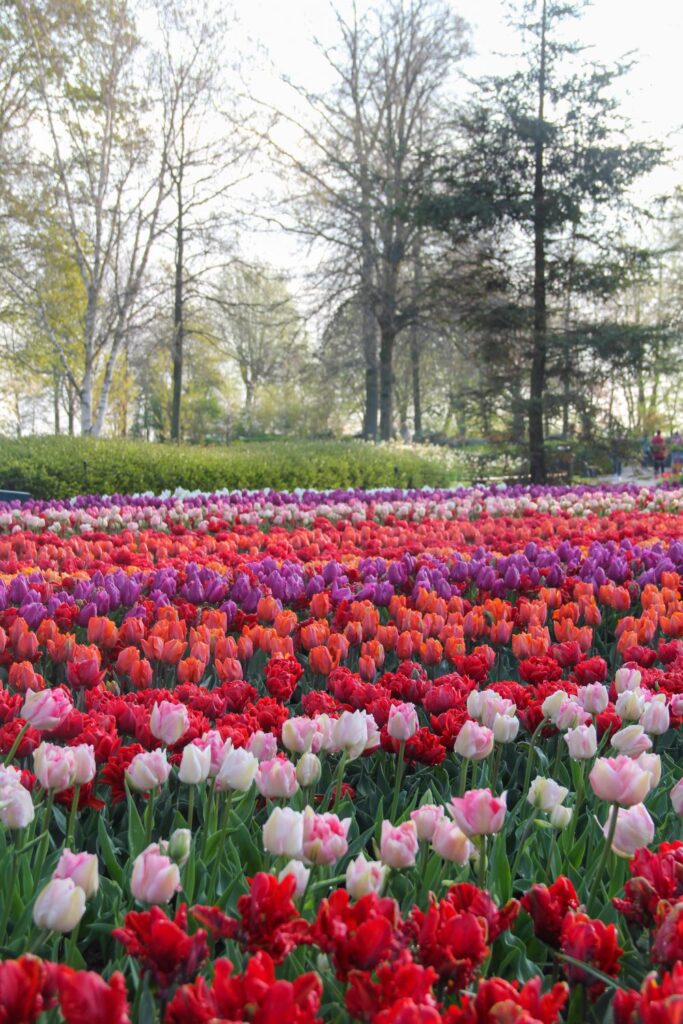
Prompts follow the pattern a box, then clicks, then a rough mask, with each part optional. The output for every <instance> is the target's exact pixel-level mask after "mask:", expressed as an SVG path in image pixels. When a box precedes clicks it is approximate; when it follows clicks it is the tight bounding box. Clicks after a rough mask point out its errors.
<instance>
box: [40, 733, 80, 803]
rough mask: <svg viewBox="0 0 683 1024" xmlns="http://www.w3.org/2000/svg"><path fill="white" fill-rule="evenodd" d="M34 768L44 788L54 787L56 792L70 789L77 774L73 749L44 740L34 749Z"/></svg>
mask: <svg viewBox="0 0 683 1024" xmlns="http://www.w3.org/2000/svg"><path fill="white" fill-rule="evenodd" d="M33 770H34V771H35V773H36V778H37V779H38V782H39V783H40V784H41V786H42V787H43V789H53V790H54V791H55V792H56V793H60V792H61V791H62V790H63V789H70V788H71V786H73V784H74V776H75V774H76V759H75V757H74V754H73V750H72V749H71V748H70V747H58V746H56V745H55V744H54V743H46V742H45V741H44V740H43V742H42V743H41V744H40V746H39V747H37V748H36V749H35V750H34V751H33Z"/></svg>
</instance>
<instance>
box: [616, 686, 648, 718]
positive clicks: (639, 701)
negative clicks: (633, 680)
mask: <svg viewBox="0 0 683 1024" xmlns="http://www.w3.org/2000/svg"><path fill="white" fill-rule="evenodd" d="M614 708H615V711H616V713H617V714H618V715H619V717H620V718H621V719H623V720H624V721H627V722H637V721H638V719H639V718H640V716H641V715H642V713H643V711H644V710H645V697H644V696H643V693H642V691H641V690H624V692H623V693H620V694H619V696H618V697H617V700H616V703H615V705H614Z"/></svg>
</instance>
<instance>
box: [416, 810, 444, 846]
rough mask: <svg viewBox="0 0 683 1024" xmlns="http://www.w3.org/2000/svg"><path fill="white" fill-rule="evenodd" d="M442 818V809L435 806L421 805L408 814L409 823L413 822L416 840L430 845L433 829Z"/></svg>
mask: <svg viewBox="0 0 683 1024" xmlns="http://www.w3.org/2000/svg"><path fill="white" fill-rule="evenodd" d="M443 816H444V809H443V807H438V806H437V805H436V804H423V805H422V807H418V808H417V810H415V811H411V812H410V818H411V821H414V822H415V827H416V829H417V837H418V839H423V840H425V841H426V842H428V843H431V841H432V837H433V835H434V829H435V828H436V826H437V825H438V824H439V822H440V821H441V820H442V818H443Z"/></svg>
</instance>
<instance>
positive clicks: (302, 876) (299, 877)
mask: <svg viewBox="0 0 683 1024" xmlns="http://www.w3.org/2000/svg"><path fill="white" fill-rule="evenodd" d="M287 875H294V878H295V879H296V889H295V890H294V895H295V896H297V897H301V896H303V894H304V893H305V892H306V887H307V886H308V880H309V878H310V877H311V869H310V868H307V867H306V866H305V864H302V863H301V861H300V860H290V861H289V863H288V864H285V866H284V867H283V869H282V871H281V872H280V873H279V875H278V876H277V877H278V881H280V882H281V881H282V879H283V878H286V877H287Z"/></svg>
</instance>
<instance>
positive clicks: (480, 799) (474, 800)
mask: <svg viewBox="0 0 683 1024" xmlns="http://www.w3.org/2000/svg"><path fill="white" fill-rule="evenodd" d="M448 810H449V812H450V813H451V815H452V816H453V818H454V819H455V822H456V824H457V825H458V827H459V828H460V829H461V830H462V831H463V832H464V833H465V835H466V836H481V835H493V834H494V833H495V832H500V830H501V828H502V827H503V822H504V821H505V814H506V812H507V793H502V794H501V795H500V796H499V797H496V796H494V795H493V793H492V792H491V790H490V789H470V790H468V791H467V793H465V795H464V796H461V797H458V796H454V797H451V803H450V806H449V808H448Z"/></svg>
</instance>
